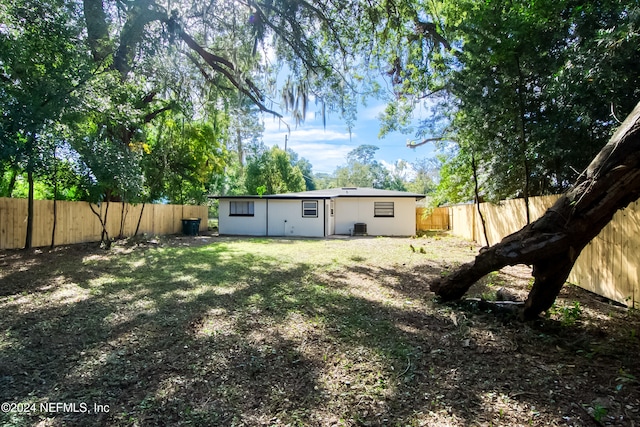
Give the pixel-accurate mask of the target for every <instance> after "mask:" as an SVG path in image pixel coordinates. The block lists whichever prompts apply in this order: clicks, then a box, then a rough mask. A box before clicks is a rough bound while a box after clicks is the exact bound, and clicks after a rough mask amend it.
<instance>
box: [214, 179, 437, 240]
mask: <svg viewBox="0 0 640 427" xmlns="http://www.w3.org/2000/svg"><path fill="white" fill-rule="evenodd" d="M212 198H217V199H219V206H218V231H219V233H220V235H244V236H299V237H327V236H331V235H336V234H342V235H354V234H360V235H364V234H368V235H371V236H413V235H415V233H416V201H417V200H420V199H423V198H424V195H422V194H415V193H407V192H403V191H390V190H378V189H374V188H355V187H346V188H332V189H327V190H315V191H303V192H300V193H286V194H271V195H263V196H215V197H212Z"/></svg>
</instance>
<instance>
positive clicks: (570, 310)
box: [547, 301, 582, 326]
mask: <svg viewBox="0 0 640 427" xmlns="http://www.w3.org/2000/svg"><path fill="white" fill-rule="evenodd" d="M547 316H548V317H549V316H554V317H557V318H558V319H559V320H560V323H562V325H563V326H572V325H574V324H575V323H576V322H577V321H578V320H579V319H580V317H581V316H582V307H581V305H580V303H579V302H578V301H574V302H573V304H572V305H570V306H567V305H563V306H562V307H558V305H557V304H556V303H555V302H554V303H553V305H552V306H551V308H550V309H549V310H547Z"/></svg>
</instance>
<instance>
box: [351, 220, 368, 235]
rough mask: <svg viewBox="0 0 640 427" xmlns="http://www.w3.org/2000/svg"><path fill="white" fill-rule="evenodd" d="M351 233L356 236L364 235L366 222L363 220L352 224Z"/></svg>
mask: <svg viewBox="0 0 640 427" xmlns="http://www.w3.org/2000/svg"><path fill="white" fill-rule="evenodd" d="M353 234H354V235H356V236H365V235H366V234H367V224H365V223H363V222H357V223H355V224H353Z"/></svg>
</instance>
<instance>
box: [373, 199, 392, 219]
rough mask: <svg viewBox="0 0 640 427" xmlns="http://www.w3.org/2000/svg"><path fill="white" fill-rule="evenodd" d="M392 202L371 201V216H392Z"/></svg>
mask: <svg viewBox="0 0 640 427" xmlns="http://www.w3.org/2000/svg"><path fill="white" fill-rule="evenodd" d="M393 215H394V212H393V202H373V216H375V217H391V218H392V217H393Z"/></svg>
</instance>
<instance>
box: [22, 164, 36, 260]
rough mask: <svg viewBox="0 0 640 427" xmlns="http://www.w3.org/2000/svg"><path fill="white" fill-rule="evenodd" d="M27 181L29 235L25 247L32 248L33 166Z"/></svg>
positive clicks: (29, 169)
mask: <svg viewBox="0 0 640 427" xmlns="http://www.w3.org/2000/svg"><path fill="white" fill-rule="evenodd" d="M27 181H28V183H29V195H28V199H27V200H28V201H27V235H26V237H25V241H24V248H25V249H31V248H32V246H33V197H34V194H33V193H34V191H33V170H32V168H31V167H29V168H28V171H27Z"/></svg>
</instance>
